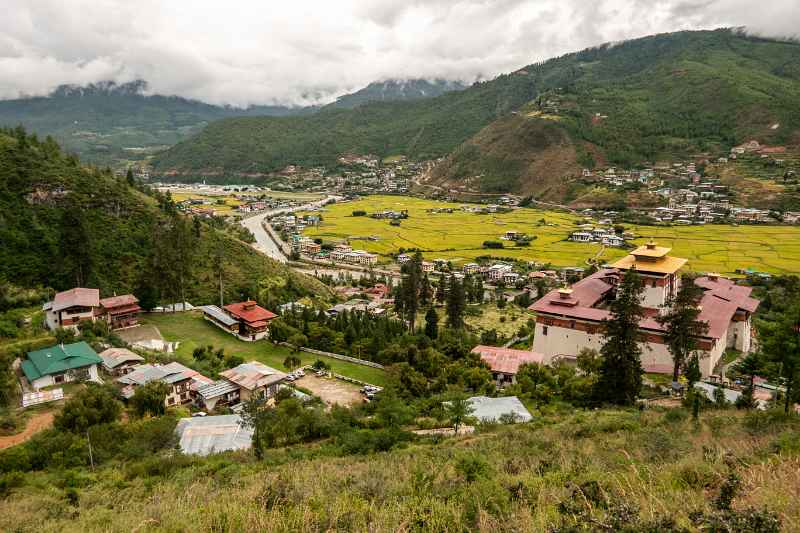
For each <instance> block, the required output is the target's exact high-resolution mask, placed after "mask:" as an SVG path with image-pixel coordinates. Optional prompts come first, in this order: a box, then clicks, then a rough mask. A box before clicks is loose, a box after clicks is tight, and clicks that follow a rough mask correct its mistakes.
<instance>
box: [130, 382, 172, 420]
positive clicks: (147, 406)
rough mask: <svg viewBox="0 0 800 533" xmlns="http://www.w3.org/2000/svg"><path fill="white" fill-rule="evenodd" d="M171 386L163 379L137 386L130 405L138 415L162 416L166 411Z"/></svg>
mask: <svg viewBox="0 0 800 533" xmlns="http://www.w3.org/2000/svg"><path fill="white" fill-rule="evenodd" d="M168 393H169V386H168V385H167V384H166V383H163V382H161V381H151V382H150V383H147V384H146V385H142V386H140V387H137V388H136V390H135V391H134V392H133V398H131V401H130V405H131V408H133V411H134V413H136V415H137V416H139V417H143V416H145V415H147V414H149V415H151V416H161V415H163V414H164V413H165V412H166V404H165V401H166V398H167V394H168Z"/></svg>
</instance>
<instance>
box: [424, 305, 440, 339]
mask: <svg viewBox="0 0 800 533" xmlns="http://www.w3.org/2000/svg"><path fill="white" fill-rule="evenodd" d="M425 335H427V336H428V338H430V339H436V337H438V336H439V315H438V314H437V313H436V310H435V309H434V308H433V307H431V308H430V309H428V312H427V313H425Z"/></svg>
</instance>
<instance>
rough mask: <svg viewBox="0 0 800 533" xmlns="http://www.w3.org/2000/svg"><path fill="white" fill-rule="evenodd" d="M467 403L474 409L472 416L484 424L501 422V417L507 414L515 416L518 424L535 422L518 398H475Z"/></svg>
mask: <svg viewBox="0 0 800 533" xmlns="http://www.w3.org/2000/svg"><path fill="white" fill-rule="evenodd" d="M467 401H468V402H469V403H470V405H471V406H472V409H473V411H472V414H471V415H470V416H473V417H475V418H477V419H478V420H481V421H483V422H499V421H500V417H501V416H503V415H506V414H513V415H515V416H516V418H517V421H518V422H529V421H531V420H533V416H531V414H530V412H528V410H527V409H526V408H525V406H524V405H522V402H521V401H519V398H517V397H516V396H504V397H502V398H489V397H488V396H473V397H472V398H469V399H468V400H467Z"/></svg>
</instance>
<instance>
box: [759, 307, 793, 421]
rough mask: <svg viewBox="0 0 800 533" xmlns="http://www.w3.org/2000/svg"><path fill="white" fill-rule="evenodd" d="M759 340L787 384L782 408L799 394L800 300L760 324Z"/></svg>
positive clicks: (787, 405)
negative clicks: (772, 318)
mask: <svg viewBox="0 0 800 533" xmlns="http://www.w3.org/2000/svg"><path fill="white" fill-rule="evenodd" d="M758 333H759V343H760V345H761V351H762V353H763V354H764V355H765V356H766V358H767V360H768V361H770V362H771V363H774V364H775V366H776V367H777V369H778V372H779V374H780V377H781V378H782V379H783V381H784V384H785V386H786V395H785V397H784V404H783V410H784V412H785V413H788V412H789V408H790V406H791V403H792V402H794V401H797V399H798V397H800V394H798V393H799V392H800V391H798V390H797V389H798V387H800V303H794V304H792V305H791V307H789V309H787V310H786V311H784V312H782V313H780V314H778V316H777V317H776V320H771V321H769V322H767V321H764V322H761V323H760V324H759V330H758Z"/></svg>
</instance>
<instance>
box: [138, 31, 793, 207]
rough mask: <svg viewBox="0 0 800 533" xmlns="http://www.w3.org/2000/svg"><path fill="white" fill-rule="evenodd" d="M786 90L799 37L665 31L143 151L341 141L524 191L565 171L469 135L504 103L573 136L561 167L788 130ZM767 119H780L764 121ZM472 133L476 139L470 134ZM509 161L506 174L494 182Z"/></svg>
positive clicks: (291, 159) (210, 151)
mask: <svg viewBox="0 0 800 533" xmlns="http://www.w3.org/2000/svg"><path fill="white" fill-rule="evenodd" d="M559 91H561V94H558V93H559ZM554 95H555V96H557V97H558V98H557V99H559V100H562V102H561V103H559V104H556V107H557V108H558V109H557V110H556V111H555V112H554V113H550V112H548V109H549V107H552V106H548V104H547V99H548V98H549V97H552V96H554ZM541 96H544V97H545V99H544V100H543V101H538V102H537V98H539V97H541ZM797 98H800V44H798V43H796V42H792V41H777V40H769V39H763V38H756V37H750V36H747V35H744V34H742V33H741V32H737V31H732V30H728V29H723V30H714V31H695V32H677V33H670V34H660V35H655V36H650V37H645V38H641V39H635V40H631V41H625V42H622V43H615V44H614V45H613V46H612V45H603V46H598V47H594V48H590V49H586V50H583V51H580V52H575V53H571V54H566V55H563V56H560V57H557V58H553V59H550V60H547V61H544V62H539V63H534V64H531V65H528V66H525V67H523V68H520V69H517V70H516V71H514V72H512V73H510V74H504V75H501V76H498V77H497V78H495V79H493V80H491V81H486V82H480V83H476V84H474V85H473V86H471V87H469V88H467V89H464V90H462V91H457V92H451V93H446V94H444V95H441V96H438V97H435V98H431V99H426V100H422V101H410V102H392V103H370V104H368V105H364V106H362V107H360V108H358V111H357V112H356V111H347V110H325V111H323V112H320V113H317V114H315V115H313V116H306V117H290V118H287V117H277V118H258V119H249V118H241V119H239V118H235V119H225V120H222V121H219V122H215V123H212V124H211V125H209V126H208V127H206V128H205V129H204V130H203V131H202V132H200V133H199V134H198V135H197V136H196V137H194V138H192V139H190V140H187V141H184V142H182V143H179V144H178V145H176V146H173V147H172V148H170V149H169V150H167V151H165V152H162V153H160V154H158V155H156V156H155V158H154V160H153V163H154V166H155V169H156V171H157V172H164V171H167V170H169V171H172V172H174V173H176V175H178V176H181V177H185V176H189V175H192V174H202V172H203V171H206V170H210V169H214V170H215V171H216V172H222V173H230V174H236V173H237V172H243V171H261V172H267V171H274V170H278V169H280V168H283V167H284V166H286V165H287V164H300V165H319V164H328V163H331V162H333V161H334V160H335V158H336V157H337V156H338V155H339V154H340V153H345V152H356V153H374V154H376V155H379V156H388V155H395V154H402V155H407V156H409V157H412V158H417V159H432V158H437V157H449V158H450V159H451V161H450V162H449V164H448V165H445V168H447V167H450V168H458V169H459V172H457V173H456V174H442V173H441V171H440V173H439V174H438V175H435V180H436V182H437V183H441V184H445V185H450V184H453V183H457V182H459V181H460V180H461V179H463V178H466V177H470V176H472V177H479V176H481V175H484V176H488V178H489V180H488V181H490V182H491V184H490V185H489V186H488V187H486V186H484V187H478V188H479V189H481V188H483V189H491V190H495V191H500V190H504V192H519V191H531V190H534V189H536V188H538V182H539V181H540V180H539V178H540V177H541V181H542V182H543V183H545V184H546V186H548V187H549V186H550V185H553V184H555V183H556V182H557V181H558V180H559V179H560V178H563V177H565V176H559V175H557V174H555V173H554V172H551V171H549V170H547V169H546V168H544V167H546V166H547V165H546V164H545V163H542V164H537V165H534V167H535V169H534V170H533V171H531V172H525V171H523V167H525V168H527V167H528V166H529V165H527V166H526V165H524V164H521V163H520V162H519V161H518V159H519V158H520V157H522V158H523V159H525V160H527V161H529V162H532V161H533V160H537V161H538V160H540V159H542V158H540V157H539V153H538V150H539V149H545V148H547V149H548V150H549V152H552V151H553V150H552V149H551V148H552V147H550V146H549V145H548V146H539V147H537V146H533V147H532V148H531V149H530V150H526V151H524V152H525V153H514V154H511V157H507V158H506V157H505V156H504V155H503V154H502V153H499V154H493V153H492V150H493V149H492V147H491V146H485V145H484V144H483V142H484V140H485V138H487V137H489V138H492V139H494V146H495V148H497V146H498V143H499V142H501V141H502V140H503V135H500V133H501V131H500V129H502V128H500V129H498V128H499V127H500V126H501V125H502V124H495V125H494V126H493V129H494V130H495V132H494V135H488V133H489V131H491V130H488V131H487V130H485V128H487V127H489V126H490V125H491V124H492V123H493V122H494V121H496V120H504V121H507V120H508V118H507V117H508V116H509V115H512V114H513V113H518V114H520V116H525V117H526V119H527V120H529V121H530V124H528V125H526V127H525V129H526V130H528V135H531V136H533V137H541V135H543V131H544V130H547V131H551V130H552V129H553V128H556V129H559V130H562V132H563V134H564V135H566V137H564V135H557V136H554V137H553V138H558V139H560V140H559V144H560V145H561V146H572V147H573V148H572V149H570V150H571V151H574V154H572V152H570V153H569V154H567V155H568V159H569V163H570V164H568V165H566V167H569V168H568V170H569V172H570V173H574V172H575V170H576V169H579V168H582V167H590V166H592V162H593V161H595V162H596V161H597V159H600V160H603V161H606V160H607V161H609V162H610V163H611V164H618V165H627V164H638V163H641V162H643V161H646V160H652V159H656V158H660V157H664V158H666V159H669V158H671V157H676V156H678V157H679V156H684V155H685V154H687V153H695V152H698V151H708V150H724V149H726V148H729V147H730V146H732V145H733V144H735V143H737V142H743V141H744V140H748V139H749V138H750V137H753V138H759V140H761V141H762V142H768V143H769V142H774V143H781V142H789V141H792V139H793V138H794V136H795V135H796V132H797V131H800V116H798V112H797V111H796V110H795V107H796V106H794V105H793V104H792V102H794V101H796V100H797ZM603 116H606V118H602V117H603ZM511 123H518V121H509V124H511ZM776 123H779V124H780V127H779V128H777V129H771V126H772V125H774V124H776ZM517 125H519V124H517ZM481 132H483V133H484V135H483V138H481V137H477V138H476V137H475V136H477V135H479V134H480V133H481ZM551 133H552V131H551ZM506 140H507V141H508V143H509V144H513V143H514V142H513V140H511V139H510V138H508V139H506ZM470 146H471V147H472V148H470ZM465 152H466V153H468V154H469V153H472V156H471V157H472V161H471V162H470V161H465V160H464V159H459V155H460V154H463V153H465ZM500 152H502V150H500ZM545 159H546V158H545ZM515 161H516V162H515ZM498 165H499V167H503V168H498ZM520 165H522V166H520ZM562 166H563V165H562ZM505 167H516V168H517V170H515V171H513V169H512V168H505ZM536 169H542V170H541V171H540V170H536ZM512 171H513V172H512ZM509 173H510V174H513V176H514V177H515V178H516V180H511V185H512V186H509V187H504V188H503V187H500V186H499V185H498V183H499V182H502V179H503V177H504V175H508V174H509ZM514 181H515V182H516V183H517V184H518V185H514V183H513V182H514ZM557 188H558V187H557ZM561 188H562V189H563V187H561ZM556 196H557V195H556Z"/></svg>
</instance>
